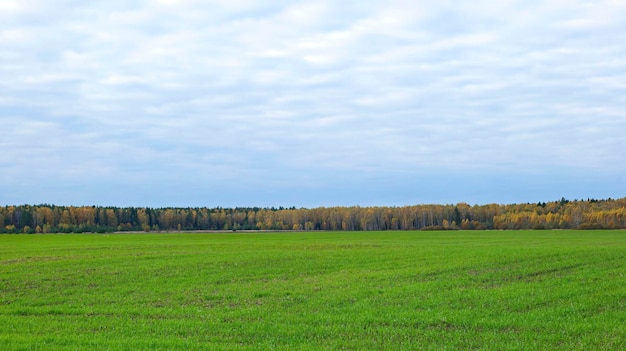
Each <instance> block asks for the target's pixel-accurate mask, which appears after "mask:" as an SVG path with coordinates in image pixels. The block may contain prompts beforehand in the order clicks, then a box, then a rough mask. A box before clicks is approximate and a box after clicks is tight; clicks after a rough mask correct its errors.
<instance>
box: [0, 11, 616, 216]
mask: <svg viewBox="0 0 626 351" xmlns="http://www.w3.org/2000/svg"><path fill="white" fill-rule="evenodd" d="M625 58H626V1H621V0H598V1H580V0H550V1H485V0H473V1H445V0H442V1H415V0H413V1H396V0H388V1H370V0H360V1H325V0H315V1H309V0H305V1H280V0H279V1H262V0H254V1H252V0H229V1H221V0H215V1H193V0H160V1H157V0H150V1H147V0H146V1H132V0H123V1H122V0H107V1H77V0H1V1H0V204H2V205H18V204H41V203H47V204H56V205H76V206H80V205H101V206H137V207H139V206H149V207H169V206H175V207H203V206H207V207H217V206H221V207H236V206H240V207H248V206H259V207H272V206H275V207H279V206H285V207H290V206H296V207H307V208H311V207H319V206H325V207H330V206H353V205H360V206H404V205H413V204H431V203H440V204H447V203H457V202H466V203H469V204H488V203H502V204H504V203H526V202H530V203H534V202H539V201H554V200H559V199H561V198H562V197H565V198H567V199H587V198H597V199H600V198H609V197H611V198H621V197H624V196H626V151H625V150H626V59H625Z"/></svg>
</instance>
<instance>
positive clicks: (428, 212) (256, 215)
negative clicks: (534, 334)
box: [0, 198, 626, 233]
mask: <svg viewBox="0 0 626 351" xmlns="http://www.w3.org/2000/svg"><path fill="white" fill-rule="evenodd" d="M625 228H626V198H622V199H606V200H595V199H587V200H573V201H569V200H566V199H564V198H562V199H561V200H559V201H553V202H547V203H546V202H543V203H542V202H540V203H536V204H530V203H526V204H509V205H502V204H487V205H473V206H470V205H469V204H466V203H458V204H456V205H453V204H448V205H438V204H431V205H414V206H399V207H360V206H352V207H319V208H312V209H306V208H295V207H291V208H283V207H280V208H258V207H251V208H221V207H217V208H205V207H200V208H148V207H139V208H137V207H102V206H55V205H47V204H42V205H19V206H4V207H0V233H85V232H97V233H104V232H115V231H145V232H152V231H181V230H309V231H312V230H334V231H356V230H456V229H463V230H473V229H625Z"/></svg>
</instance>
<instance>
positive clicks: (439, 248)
mask: <svg viewBox="0 0 626 351" xmlns="http://www.w3.org/2000/svg"><path fill="white" fill-rule="evenodd" d="M625 325H626V231H507V232H502V231H465V232H342V233H332V232H322V233H308V232H307V233H263V234H259V233H255V234H243V233H236V234H235V233H233V234H120V235H116V234H112V235H102V234H100V235H96V234H94V235H76V234H74V235H71V234H69V235H0V349H2V350H87V349H94V350H177V349H179V350H209V349H210V350H268V349H273V350H459V349H481V350H533V349H535V350H539V349H541V350H544V349H550V350H594V349H596V350H600V349H602V350H619V349H626V328H625V327H624V326H625Z"/></svg>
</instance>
